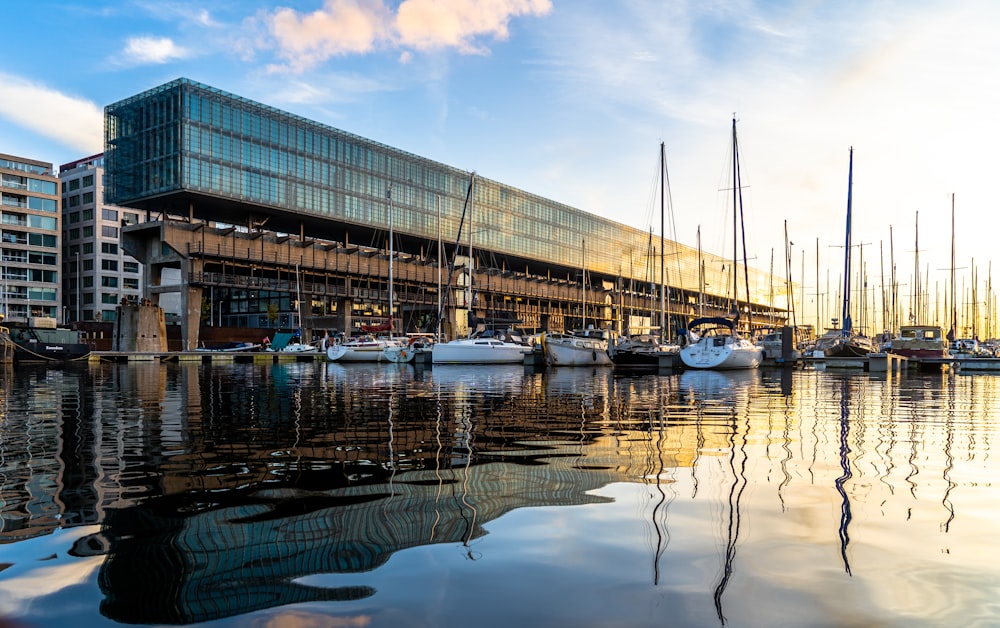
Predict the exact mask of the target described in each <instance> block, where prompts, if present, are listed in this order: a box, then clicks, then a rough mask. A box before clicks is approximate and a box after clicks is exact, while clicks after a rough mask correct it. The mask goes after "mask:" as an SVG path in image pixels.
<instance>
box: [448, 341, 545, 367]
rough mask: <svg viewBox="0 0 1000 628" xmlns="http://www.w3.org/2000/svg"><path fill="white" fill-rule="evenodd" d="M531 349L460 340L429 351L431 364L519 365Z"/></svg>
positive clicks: (499, 343)
mask: <svg viewBox="0 0 1000 628" xmlns="http://www.w3.org/2000/svg"><path fill="white" fill-rule="evenodd" d="M530 352H531V347H527V346H524V345H519V344H515V343H511V342H502V341H499V340H479V339H475V338H473V339H462V340H452V341H451V342H439V343H436V344H435V345H434V347H433V348H432V349H431V362H432V363H433V364H515V363H517V364H520V363H523V362H524V356H525V355H527V354H528V353H530Z"/></svg>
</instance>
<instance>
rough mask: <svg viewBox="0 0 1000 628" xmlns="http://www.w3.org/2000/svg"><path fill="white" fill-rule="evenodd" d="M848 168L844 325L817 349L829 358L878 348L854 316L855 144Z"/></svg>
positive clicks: (854, 355) (863, 353)
mask: <svg viewBox="0 0 1000 628" xmlns="http://www.w3.org/2000/svg"><path fill="white" fill-rule="evenodd" d="M848 155H849V162H848V163H849V165H848V170H847V229H846V241H845V243H844V296H843V300H842V305H841V314H840V328H839V329H838V328H836V327H835V328H833V329H828V330H827V331H826V333H825V334H823V335H822V336H820V337H819V339H818V340H817V341H816V346H815V348H814V352H815V351H822V353H823V356H824V357H827V358H863V357H866V356H867V355H868V354H869V353H871V352H872V351H874V350H875V349H874V344H873V343H872V340H871V338H869V337H868V336H865V335H864V334H861V333H858V332H855V331H854V324H853V322H852V318H851V189H852V187H853V182H854V147H851V148H850V149H849V152H848Z"/></svg>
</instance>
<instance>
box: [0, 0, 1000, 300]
mask: <svg viewBox="0 0 1000 628" xmlns="http://www.w3.org/2000/svg"><path fill="white" fill-rule="evenodd" d="M14 5H17V6H16V8H15V7H14ZM4 6H5V7H6V8H7V12H6V13H7V15H8V16H11V19H10V20H9V21H8V23H7V28H5V30H4V37H3V38H0V53H3V58H4V59H5V60H6V63H5V64H4V65H3V66H2V68H0V153H7V154H13V155H17V156H22V157H30V158H35V159H41V160H44V161H51V162H52V163H54V164H56V165H59V164H62V163H66V162H70V161H72V160H74V159H78V158H81V157H85V156H88V155H92V154H95V153H99V152H101V151H102V150H103V117H102V112H103V108H104V106H105V105H107V104H110V103H113V102H116V101H118V100H121V99H123V98H127V97H129V96H132V95H134V94H137V93H139V92H142V91H144V90H146V89H149V88H151V87H155V86H157V85H160V84H162V83H165V82H168V81H170V80H173V79H176V78H179V77H187V78H190V79H192V80H195V81H198V82H201V83H205V84H208V85H210V86H213V87H217V88H219V89H222V90H224V91H227V92H231V93H235V94H238V95H240V96H244V97H246V98H249V99H252V100H256V101H258V102H262V103H265V104H267V105H271V106H273V107H276V108H278V109H282V110H285V111H288V112H291V113H294V114H297V115H300V116H303V117H305V118H308V119H311V120H316V121H319V122H322V123H325V124H328V125H330V126H333V127H336V128H339V129H342V130H345V131H348V132H350V133H354V134H357V135H360V136H363V137H367V138H370V139H372V140H375V141H378V142H381V143H384V144H387V145H390V146H394V147H397V148H400V149H402V150H405V151H408V152H411V153H413V154H416V155H420V156H422V157H427V158H430V159H433V160H436V161H439V162H442V163H444V164H447V165H449V166H453V167H457V168H460V169H464V170H468V171H470V172H471V171H475V172H476V173H477V174H478V176H482V177H485V178H487V179H492V180H494V181H499V182H501V183H504V184H508V185H511V186H514V187H516V188H519V189H522V190H526V191H528V192H531V193H533V194H536V195H539V196H542V197H545V198H548V199H551V200H554V201H557V202H560V203H564V204H567V205H570V206H572V207H576V208H578V209H581V210H584V211H587V212H590V213H593V214H597V215H600V216H604V217H607V218H610V219H613V220H616V221H619V222H622V223H625V224H627V225H629V226H632V227H635V228H638V229H642V230H650V229H652V231H653V233H654V234H657V235H659V233H660V206H659V196H658V186H659V179H658V168H659V165H658V159H659V150H660V143H661V142H662V143H663V144H664V147H665V152H666V158H667V169H668V172H669V182H670V186H669V198H670V203H669V208H668V216H667V218H666V223H667V228H666V237H668V238H670V239H673V240H676V241H678V242H682V243H684V244H687V245H690V246H697V244H698V238H699V236H698V233H699V230H700V233H701V236H700V240H701V245H702V247H703V248H704V249H705V250H707V251H711V252H714V253H717V254H719V255H723V256H729V255H731V253H730V252H731V249H732V244H731V242H732V239H731V238H732V226H731V225H732V219H731V212H732V203H731V201H730V200H729V199H730V198H731V193H730V192H727V191H726V188H729V187H730V186H731V184H730V182H729V181H730V177H731V175H730V161H729V153H730V150H731V148H730V136H731V125H732V120H733V118H734V117H735V119H736V120H737V132H738V137H739V145H740V159H741V167H742V185H743V212H744V224H745V230H746V244H747V256H748V258H749V259H750V264H751V265H752V266H756V267H757V268H760V269H762V270H764V271H769V270H771V269H773V270H774V271H775V272H776V273H778V274H780V275H784V273H785V269H784V257H783V255H784V250H785V243H786V236H785V233H786V230H787V233H788V237H787V240H788V241H789V242H790V243H791V244H790V247H791V258H792V264H791V267H792V270H791V275H792V279H793V281H795V282H797V283H799V284H800V285H801V292H802V293H804V294H806V295H815V294H816V293H820V294H822V295H824V296H821V297H820V300H826V301H829V300H830V296H825V295H834V294H836V291H837V287H836V286H837V285H838V282H839V277H840V276H841V274H842V271H843V265H844V244H845V242H846V227H847V220H846V218H847V197H848V159H849V158H848V155H849V151H850V149H851V148H852V147H853V162H854V168H853V184H852V187H851V191H852V211H851V214H852V244H853V245H854V247H853V249H852V250H853V251H854V255H853V257H852V264H853V269H854V272H857V271H858V269H859V268H862V267H863V268H864V269H865V275H866V277H867V280H868V283H869V286H870V287H871V289H872V290H878V289H881V288H880V286H882V285H887V283H888V277H889V274H890V266H891V264H892V263H894V264H895V267H896V269H897V271H896V274H897V278H898V281H899V283H900V284H902V285H901V287H900V289H899V294H900V299H901V300H904V301H905V300H907V299H908V298H909V295H910V294H912V292H913V288H912V287H911V286H912V284H915V282H914V281H913V276H914V268H915V267H917V266H919V268H920V273H921V275H922V277H923V282H922V283H923V286H925V287H926V291H925V294H928V296H929V298H930V299H932V300H933V299H935V298H936V297H937V298H943V295H945V294H946V292H947V286H948V281H949V277H950V276H951V273H952V267H953V264H952V262H951V248H952V237H951V235H952V207H953V200H954V216H955V219H954V220H955V230H954V232H955V239H954V242H955V250H956V253H955V263H954V269H955V271H954V272H955V276H956V286H959V288H958V291H959V292H960V293H963V294H967V295H969V296H966V297H963V296H961V295H960V296H959V299H960V302H965V301H968V300H970V299H971V294H972V292H971V287H972V283H973V276H974V274H975V278H976V279H977V282H978V284H979V286H980V287H979V292H978V293H977V298H978V300H979V302H980V303H982V302H983V301H985V300H987V299H988V297H987V296H986V290H985V285H986V282H987V280H991V278H992V272H993V271H992V268H991V265H990V262H991V256H993V252H994V249H995V246H996V243H997V241H998V239H1000V212H997V207H996V206H997V202H996V200H995V198H994V196H993V194H992V192H993V191H994V187H995V186H994V185H993V182H994V179H995V178H996V174H995V171H996V169H997V165H998V161H1000V157H998V156H997V155H998V152H997V150H996V149H995V147H996V146H1000V141H998V140H1000V122H998V118H1000V107H998V105H1000V72H998V71H997V69H996V65H997V63H998V61H1000V37H997V36H996V34H995V29H996V28H997V27H998V26H1000V3H997V2H992V1H990V0H982V1H973V0H944V1H938V0H883V1H879V2H868V1H864V0H841V1H839V2H820V1H817V0H801V1H794V0H776V1H769V2H763V1H753V0H727V1H722V0H673V1H671V0H622V1H609V0H572V1H570V0H289V1H285V2H269V1H264V0H215V1H211V2H205V1H204V0H198V1H190V2H188V1H186V0H155V1H154V0H86V1H75V0H73V1H71V0H5V2H4ZM997 272H998V274H1000V269H998V271H997ZM817 277H818V278H819V281H817ZM883 277H884V278H885V279H883ZM855 283H857V280H855ZM998 283H1000V281H998ZM808 298H809V299H811V300H812V301H815V300H816V299H815V297H808ZM800 307H802V308H803V310H807V309H808V304H807V305H805V306H800Z"/></svg>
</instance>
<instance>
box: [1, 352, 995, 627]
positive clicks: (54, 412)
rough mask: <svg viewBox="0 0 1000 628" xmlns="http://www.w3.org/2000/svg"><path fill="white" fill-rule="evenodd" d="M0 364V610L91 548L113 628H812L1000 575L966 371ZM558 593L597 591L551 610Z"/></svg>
mask: <svg viewBox="0 0 1000 628" xmlns="http://www.w3.org/2000/svg"><path fill="white" fill-rule="evenodd" d="M0 378H3V381H4V384H5V385H4V387H3V388H2V391H3V392H2V395H3V396H2V403H0V413H2V416H0V427H2V430H3V431H2V435H3V438H2V440H0V472H2V475H0V482H2V484H0V498H2V517H3V519H2V526H3V527H2V530H0V552H2V553H0V564H3V565H6V568H5V569H2V570H0V583H3V584H4V586H0V590H2V589H4V588H7V589H8V590H9V591H13V592H16V593H10V594H7V595H6V597H4V596H0V619H3V616H4V615H7V616H10V617H11V618H14V619H18V620H25V621H30V622H31V623H33V624H36V623H37V624H38V625H47V622H51V623H52V625H55V623H56V621H57V620H60V621H63V622H65V621H68V620H69V619H71V618H70V617H69V616H68V615H67V614H65V613H63V614H60V613H59V612H55V611H50V612H51V613H52V614H47V615H45V616H41V615H39V614H38V612H37V609H39V608H43V607H44V608H48V609H57V608H60V605H58V604H47V603H46V602H52V601H54V600H57V599H61V596H65V595H68V592H69V591H71V590H78V589H72V588H69V587H55V588H51V589H46V590H38V591H34V592H33V591H32V590H31V588H30V587H28V586H24V585H23V583H27V582H30V581H32V579H35V578H37V577H38V576H39V574H40V573H41V572H40V571H39V570H40V569H42V564H43V563H42V562H40V561H41V559H45V558H48V561H46V563H45V564H46V566H47V567H48V568H52V567H55V566H56V565H58V566H60V567H65V568H69V567H71V566H73V565H77V566H81V567H82V566H83V565H87V569H92V570H93V573H90V572H89V571H85V572H83V574H82V575H81V576H79V577H78V578H77V582H80V581H81V579H82V582H91V583H92V584H91V586H92V587H93V588H94V590H95V591H97V592H98V595H99V597H98V598H97V599H90V600H89V602H90V608H91V610H90V611H89V612H90V613H91V614H93V615H94V616H96V615H97V614H98V613H100V614H101V615H103V616H104V617H106V618H109V619H111V620H113V621H116V622H124V623H137V624H164V623H197V622H205V621H212V620H225V619H227V618H228V620H229V621H231V622H233V625H236V624H239V623H242V622H245V621H248V618H250V617H253V616H258V615H259V616H260V617H264V615H262V613H265V612H267V613H274V612H278V611H277V609H280V608H282V607H286V606H287V607H288V608H289V609H303V608H305V609H313V610H312V611H311V612H314V613H318V614H320V615H324V616H328V617H337V618H339V619H338V621H354V620H358V621H362V620H363V621H364V622H365V623H368V624H369V625H393V624H394V623H396V624H398V623H399V622H398V620H399V618H400V617H402V616H410V617H413V618H421V621H422V623H431V624H433V623H439V624H454V623H458V622H459V621H466V620H469V619H470V618H471V619H474V620H476V621H477V623H481V624H483V625H509V624H510V623H518V622H520V623H524V622H525V619H526V617H525V616H524V613H525V612H527V610H525V609H531V612H532V613H538V615H536V616H535V617H536V618H537V617H545V616H547V614H548V613H552V615H551V617H558V618H559V622H557V623H576V624H585V623H602V622H619V623H625V624H628V625H647V624H662V623H665V622H666V623H670V622H677V623H686V624H697V625H705V624H712V623H716V624H720V625H721V624H727V623H734V624H741V625H742V624H771V625H781V624H786V625H794V624H796V623H801V618H802V616H801V615H799V614H798V613H799V612H800V611H802V609H803V608H805V607H810V608H811V610H810V612H811V613H812V615H810V616H811V617H813V618H814V619H815V618H818V619H815V620H814V621H811V622H810V623H814V624H818V625H842V624H845V623H846V624H859V623H882V624H894V623H900V624H901V623H904V621H903V619H904V618H908V619H911V620H912V619H915V620H916V621H917V623H920V622H932V623H938V622H939V620H940V621H945V622H946V623H957V622H958V621H960V620H961V621H964V622H969V621H971V622H972V623H975V620H976V619H977V618H983V617H988V616H990V614H989V613H990V608H991V606H990V604H991V602H990V600H991V599H992V595H993V594H994V593H995V585H996V583H997V582H1000V569H998V567H997V566H996V564H997V563H996V561H995V560H994V559H995V558H997V556H995V552H996V550H993V549H991V548H992V547H995V546H996V544H995V543H993V544H990V543H986V546H987V547H986V548H984V542H986V541H988V540H989V539H991V538H993V537H995V533H994V532H993V531H992V530H993V520H994V519H995V517H996V516H997V515H998V514H1000V512H998V510H1000V506H997V505H996V504H997V503H998V502H1000V500H996V499H995V498H996V494H995V488H994V487H993V484H992V482H993V477H995V474H996V472H997V471H998V470H1000V463H997V462H996V461H995V460H994V457H993V456H991V455H990V454H991V453H992V452H991V451H990V450H991V443H992V442H993V440H994V439H995V438H996V435H997V420H996V419H997V410H996V408H997V407H998V405H1000V404H997V401H998V400H1000V394H998V389H997V384H996V382H998V381H1000V379H994V378H992V377H989V376H985V377H984V376H980V377H964V376H956V375H954V374H952V375H947V374H944V375H940V376H938V375H932V376H905V375H904V376H899V375H896V376H891V375H890V376H885V375H884V374H883V376H881V377H879V376H875V375H874V374H872V375H868V374H855V373H837V372H832V371H831V372H825V373H821V372H814V371H797V372H792V371H780V372H779V371H766V370H759V371H746V372H733V373H724V372H722V373H720V372H713V371H688V372H685V373H682V374H679V375H677V374H673V375H656V374H631V375H621V374H617V373H615V371H614V370H613V369H593V370H591V369H554V370H550V371H545V372H540V373H536V372H529V371H525V369H524V367H522V366H520V365H512V366H501V367H486V366H482V367H475V366H455V367H442V366H436V367H434V368H433V369H431V368H421V367H414V366H413V365H395V364H392V365H366V364H350V365H342V364H337V363H329V364H321V363H315V364H314V363H289V364H274V365H272V364H230V365H215V366H212V365H201V364H181V365H161V364H137V365H95V366H91V367H87V366H84V367H80V368H73V369H59V370H48V369H44V368H38V369H18V370H17V371H16V372H14V371H7V372H0ZM526 517H544V521H545V523H544V524H541V523H540V522H539V523H538V524H529V523H525V518H526ZM518 521H520V522H522V524H521V525H515V524H514V522H518ZM511 526H514V527H511ZM542 539H548V544H547V545H546V546H545V547H544V548H540V547H539V546H538V543H540V542H541V540H542ZM60 544H62V545H63V546H62V547H59V545H60ZM54 548H57V549H54ZM435 548H442V549H447V548H459V549H460V555H461V561H462V562H461V563H452V562H451V560H450V559H449V558H448V556H447V555H446V554H440V553H438V550H436V549H435ZM539 552H541V553H539ZM416 556H422V557H424V559H423V560H422V561H421V562H420V563H419V567H415V566H410V564H411V561H413V560H414V559H415V557H416ZM539 556H544V557H545V560H544V561H543V562H538V561H539ZM94 561H99V562H94ZM472 565H475V567H474V568H473V567H472ZM470 569H474V570H473V571H470ZM414 573H417V574H422V575H419V576H417V577H416V578H414V577H413V574H414ZM445 574H448V576H445ZM459 574H462V576H461V577H460V576H459ZM445 577H447V579H448V580H449V586H448V587H446V588H444V589H441V588H436V589H433V590H431V589H425V587H429V586H431V583H433V582H437V581H440V580H441V579H442V578H445ZM452 577H454V578H457V579H452ZM50 581H52V582H56V581H57V580H51V579H50ZM403 582H405V585H404V584H402V583H403ZM944 582H947V583H949V584H948V586H949V591H950V595H949V597H948V598H942V597H940V596H939V595H937V594H936V593H935V592H936V591H937V590H938V588H939V587H940V586H942V583H944ZM958 583H961V584H958ZM404 591H407V592H406V593H404ZM485 591H489V592H490V593H489V594H486V593H485ZM580 591H592V592H594V594H595V596H596V597H600V599H601V601H602V605H601V607H600V608H595V607H593V606H591V605H588V604H577V605H576V606H574V605H569V607H570V608H568V609H567V603H568V602H569V601H570V600H573V601H576V602H579V592H580ZM439 596H445V597H446V599H447V604H445V605H439V604H438V603H437V602H434V603H433V606H434V608H435V609H436V610H435V611H434V612H436V613H444V614H443V615H435V616H434V617H435V619H433V620H432V619H431V618H430V616H428V615H427V614H426V613H428V612H430V611H429V608H430V606H428V605H430V604H432V600H437V599H438V598H439ZM376 599H377V600H378V602H377V605H376V604H375V602H374V600H376ZM762 599H768V600H769V603H768V604H766V605H764V604H761V603H760V600H762ZM668 601H669V603H667V602H668ZM291 604H295V605H296V606H294V607H293V606H288V605H291ZM913 605H916V607H914V606H913ZM78 607H79V604H77V605H75V606H74V608H78ZM812 607H815V609H814V608H812ZM374 608H378V609H381V610H379V611H378V612H375V611H374V610H373V609H374ZM445 608H446V609H447V611H445V610H442V609H445ZM902 608H906V609H908V610H906V612H905V613H904V612H902V611H901V609H902ZM668 609H669V611H668ZM816 609H818V610H816ZM289 612H292V611H291V610H290V611H289ZM803 612H804V611H803ZM269 616H271V615H269ZM362 617H363V619H362ZM932 618H933V619H932ZM393 619H395V620H397V621H395V622H394V621H393ZM529 623H530V622H529Z"/></svg>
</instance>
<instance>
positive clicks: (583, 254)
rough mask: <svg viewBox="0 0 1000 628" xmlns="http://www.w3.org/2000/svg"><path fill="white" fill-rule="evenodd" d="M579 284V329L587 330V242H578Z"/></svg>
mask: <svg viewBox="0 0 1000 628" xmlns="http://www.w3.org/2000/svg"><path fill="white" fill-rule="evenodd" d="M580 283H581V285H582V286H583V300H582V301H581V302H580V307H581V314H582V317H583V318H582V320H583V324H582V325H580V329H587V240H585V239H584V240H580Z"/></svg>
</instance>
